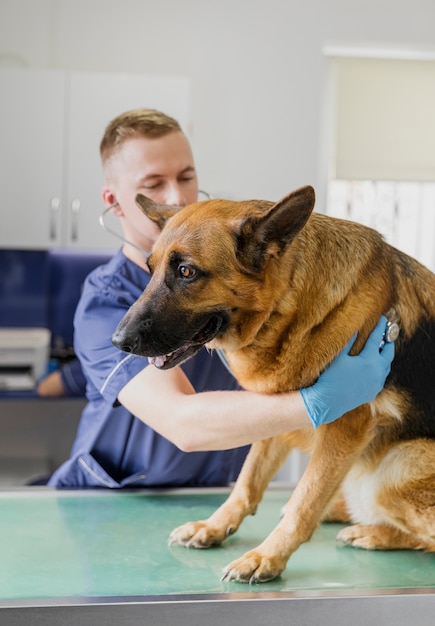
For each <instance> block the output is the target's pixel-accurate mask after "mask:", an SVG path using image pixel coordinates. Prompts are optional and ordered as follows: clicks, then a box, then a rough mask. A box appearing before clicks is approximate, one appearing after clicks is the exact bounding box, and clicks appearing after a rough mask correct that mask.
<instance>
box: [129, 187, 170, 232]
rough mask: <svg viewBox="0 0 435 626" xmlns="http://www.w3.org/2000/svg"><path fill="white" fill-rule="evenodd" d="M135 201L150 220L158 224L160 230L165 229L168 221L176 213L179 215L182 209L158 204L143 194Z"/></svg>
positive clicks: (138, 195) (139, 194)
mask: <svg viewBox="0 0 435 626" xmlns="http://www.w3.org/2000/svg"><path fill="white" fill-rule="evenodd" d="M135 200H136V204H137V205H138V207H139V208H140V209H141V210H142V211H143V213H145V215H146V216H147V217H148V218H149V219H150V220H152V221H153V222H155V223H156V224H157V226H158V227H159V229H160V230H162V229H163V226H164V225H165V224H166V222H167V221H168V219H169V218H170V217H172V216H173V215H175V213H177V211H179V210H180V208H181V207H179V206H169V205H167V204H157V203H156V202H153V200H150V198H147V197H146V196H144V195H143V194H141V193H138V194H137V196H136V198H135Z"/></svg>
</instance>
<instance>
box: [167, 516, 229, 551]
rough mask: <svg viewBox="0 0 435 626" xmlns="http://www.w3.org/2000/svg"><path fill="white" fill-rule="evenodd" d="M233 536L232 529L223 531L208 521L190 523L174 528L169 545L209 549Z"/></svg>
mask: <svg viewBox="0 0 435 626" xmlns="http://www.w3.org/2000/svg"><path fill="white" fill-rule="evenodd" d="M231 534H232V529H231V528H229V529H225V530H222V529H220V528H217V527H214V526H212V525H211V524H209V523H208V522H206V521H199V522H188V523H187V524H183V525H182V526H178V528H174V530H173V531H172V532H171V534H170V535H169V539H168V544H169V545H173V544H177V545H180V546H184V547H186V548H209V547H210V546H217V545H219V544H220V543H222V541H223V540H224V539H225V538H226V537H228V535H231Z"/></svg>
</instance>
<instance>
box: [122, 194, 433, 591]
mask: <svg viewBox="0 0 435 626" xmlns="http://www.w3.org/2000/svg"><path fill="white" fill-rule="evenodd" d="M138 203H139V204H140V205H141V207H142V208H143V210H144V212H145V213H146V214H147V215H148V216H149V217H150V218H151V219H153V220H154V221H156V223H158V224H159V225H160V226H161V228H163V231H162V234H161V236H160V237H159V240H158V241H157V243H156V244H155V246H154V249H153V252H152V254H151V257H150V261H149V264H150V267H151V269H152V272H153V275H152V279H151V281H150V284H149V286H148V288H147V289H146V290H145V292H144V294H143V295H142V296H141V297H140V298H139V300H138V301H137V303H135V305H134V306H133V307H132V309H131V310H130V311H129V313H128V314H127V315H126V317H125V318H124V320H123V322H121V325H120V327H119V328H118V331H117V339H118V344H121V347H123V346H124V347H125V349H132V350H133V351H134V352H136V353H138V354H146V355H153V354H164V353H166V352H169V351H170V350H169V349H167V347H166V346H167V345H169V344H170V342H171V341H173V346H171V350H172V349H176V348H178V347H179V346H180V345H182V343H183V341H185V340H186V337H184V336H183V337H181V336H180V335H179V333H180V332H181V331H180V330H179V328H180V326H183V328H186V329H187V330H186V332H188V329H189V328H191V329H192V331H191V334H192V336H194V335H195V333H197V331H198V328H199V326H200V322H199V321H198V319H199V317H200V320H201V324H202V323H203V320H204V319H206V318H207V316H208V315H209V316H210V319H211V320H212V321H213V319H214V318H213V317H212V316H213V315H214V314H215V313H216V316H218V317H219V315H221V314H222V319H223V320H224V326H223V327H222V329H221V330H220V331H219V332H218V333H217V335H216V336H215V337H214V338H213V339H212V340H211V341H209V343H208V345H209V347H211V348H221V349H223V350H224V351H225V353H226V356H227V359H228V361H229V363H230V366H231V369H232V370H233V372H234V373H235V375H236V376H237V378H238V380H239V381H240V383H241V385H242V386H243V387H245V388H246V389H250V390H254V391H257V392H262V393H275V392H280V391H289V390H292V389H298V388H301V387H304V386H308V385H310V384H312V383H313V382H314V381H315V380H316V379H317V377H318V376H319V374H320V373H321V371H322V370H323V369H324V368H325V367H326V365H327V364H328V363H330V361H331V360H332V359H333V358H334V357H335V356H336V355H337V353H338V352H339V351H340V350H341V348H343V346H344V345H346V343H347V342H348V341H349V339H350V338H351V337H352V336H353V335H354V333H356V332H358V338H357V340H356V343H355V346H354V352H359V350H360V349H361V348H362V346H363V345H364V343H365V341H366V339H367V337H368V335H369V333H370V332H371V330H372V329H373V327H374V326H375V324H376V322H377V320H378V319H379V317H380V315H381V314H382V313H383V314H386V313H387V311H389V310H391V309H392V308H393V309H394V310H395V311H396V313H397V316H398V319H399V320H400V326H401V334H400V337H399V340H398V341H397V345H396V358H395V361H394V363H393V367H392V372H391V375H390V377H389V379H388V381H387V384H386V386H385V389H384V390H383V391H382V392H381V393H380V394H379V395H378V397H377V398H376V399H375V400H374V401H373V402H372V403H370V404H366V405H363V406H360V407H359V408H357V409H355V410H353V411H351V412H350V413H348V414H346V415H345V416H344V417H343V418H341V419H340V420H338V421H336V422H334V423H332V424H329V425H327V426H322V427H320V428H318V429H317V430H314V429H311V428H307V429H304V430H299V431H294V432H290V433H288V434H286V435H283V436H281V437H275V438H273V439H269V440H266V441H261V442H259V443H256V444H254V445H253V446H252V448H251V451H250V453H249V455H248V457H247V459H246V462H245V464H244V466H243V468H242V471H241V473H240V476H239V478H238V480H237V483H236V485H235V487H234V489H233V491H232V493H231V494H230V496H229V498H228V500H227V501H226V502H225V503H224V504H223V505H222V506H221V507H220V508H219V509H218V510H217V511H216V512H215V513H214V514H213V515H212V516H211V517H210V518H209V519H207V520H204V521H199V522H191V523H187V524H185V525H183V526H181V527H179V528H177V529H175V530H174V531H173V533H172V535H171V538H170V540H171V542H173V543H178V544H182V545H186V546H193V547H201V548H203V547H207V546H210V545H213V544H219V543H221V542H222V541H224V539H225V538H226V537H227V536H228V535H230V534H232V533H234V532H235V531H236V530H237V529H238V527H239V526H240V524H241V522H242V521H243V519H244V517H245V516H246V515H249V514H253V513H254V512H255V510H256V508H257V506H258V504H259V503H260V501H261V498H262V496H263V493H264V491H265V489H266V488H267V486H268V484H269V481H270V480H271V478H272V477H273V476H274V474H275V473H276V471H277V470H278V469H279V467H280V466H281V464H282V463H283V461H284V460H285V459H286V457H287V455H288V454H289V452H290V450H291V449H292V448H295V447H296V448H299V449H301V450H303V451H304V452H307V453H309V454H310V456H311V458H310V462H309V466H308V468H307V470H306V471H305V473H304V475H303V476H302V478H301V480H300V481H299V483H298V485H297V487H296V489H295V491H294V493H293V494H292V496H291V498H290V500H289V501H288V503H287V505H286V507H285V512H284V515H283V517H282V519H281V520H280V522H279V523H278V525H277V526H276V528H275V529H274V530H273V532H272V533H271V534H270V535H269V536H268V537H267V538H266V539H265V540H264V541H263V543H261V545H259V546H258V547H256V548H255V549H253V550H251V551H250V552H248V553H247V554H245V555H243V556H242V557H241V558H239V559H238V560H236V561H234V562H233V563H231V564H230V565H229V566H228V567H227V569H226V571H225V574H224V577H225V578H226V579H227V580H233V579H234V580H239V581H265V580H269V579H271V578H274V577H276V576H278V575H279V574H280V573H281V572H282V571H283V570H284V569H285V567H286V564H287V561H288V559H289V557H290V556H291V554H292V553H293V552H294V551H295V550H297V548H298V547H299V546H300V545H301V543H303V542H305V541H308V540H309V539H310V537H311V535H312V534H313V532H314V531H315V529H316V528H317V526H318V524H319V523H320V522H321V521H322V520H337V521H346V522H350V523H351V524H352V525H351V526H348V527H346V528H345V529H344V530H342V531H341V532H340V534H339V539H341V540H342V541H344V542H346V543H348V544H351V545H353V546H356V547H360V548H366V549H386V550H387V549H397V548H411V549H418V550H420V549H422V550H428V551H435V409H434V407H435V392H434V387H435V385H433V384H432V385H430V384H428V381H433V379H434V374H435V343H434V342H435V276H434V275H433V274H432V273H431V272H430V271H429V270H427V269H426V268H424V267H423V266H422V265H420V264H419V263H418V262H417V261H415V260H413V259H411V258H410V257H408V256H406V255H405V254H403V253H401V252H399V251H398V250H396V249H394V248H392V247H391V246H389V245H387V244H386V243H385V242H384V241H383V240H382V238H381V236H380V235H379V234H378V233H376V232H375V231H373V230H371V229H368V228H366V227H363V226H361V225H359V224H356V223H352V222H349V221H342V220H337V219H333V218H330V217H327V216H324V215H320V214H315V213H314V214H312V215H311V211H312V209H313V206H314V192H313V190H312V188H310V187H306V188H302V189H300V190H297V191H296V192H293V193H292V194H290V195H289V196H287V197H286V198H284V199H283V200H281V201H280V202H279V203H277V204H276V205H273V204H272V203H270V202H264V201H249V202H239V203H237V202H228V201H223V200H215V201H208V202H205V203H201V204H195V205H190V206H188V207H186V208H184V209H182V210H181V211H178V212H174V210H170V209H168V208H164V207H160V206H156V205H154V204H153V203H151V201H149V200H148V199H146V198H144V197H138ZM165 224H166V225H165ZM192 272H193V274H192ZM195 272H196V273H195ZM222 312H224V313H222ZM219 319H220V318H219ZM144 320H147V321H148V322H149V326H150V329H152V330H150V332H149V335H147V336H144V335H143V330H142V329H143V325H142V326H140V323H141V322H143V321H144ZM183 332H184V330H183ZM195 336H196V335H195ZM120 337H121V339H120ZM132 337H134V338H135V341H137V342H138V343H135V345H134V347H133V348H131V338H132ZM156 337H157V338H156ZM162 337H164V339H161V338H162ZM122 340H123V341H122ZM129 342H130V343H129ZM433 382H435V381H433Z"/></svg>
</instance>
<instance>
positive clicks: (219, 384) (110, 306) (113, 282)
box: [48, 250, 249, 488]
mask: <svg viewBox="0 0 435 626" xmlns="http://www.w3.org/2000/svg"><path fill="white" fill-rule="evenodd" d="M149 280H150V276H149V274H148V272H146V271H145V270H144V269H142V268H141V267H139V266H137V265H136V264H135V263H133V262H132V261H130V260H129V259H127V257H125V256H124V254H123V253H122V251H121V250H119V251H118V252H117V253H116V254H115V256H114V257H113V258H112V259H111V260H110V261H109V262H108V263H107V264H105V265H102V266H100V267H98V268H96V269H95V270H94V271H93V272H91V274H89V276H88V277H87V279H86V281H85V284H84V287H83V293H82V296H81V299H80V302H79V304H78V307H77V310H76V314H75V318H74V347H75V352H76V354H77V356H78V357H79V359H80V363H81V366H82V368H83V371H84V373H85V376H86V379H87V387H86V397H87V399H88V404H87V405H86V407H85V408H84V410H83V414H82V417H81V420H80V423H79V427H78V430H77V435H76V439H75V441H74V444H73V447H72V451H71V456H70V458H69V460H68V461H66V462H65V463H63V464H62V465H61V466H60V467H59V468H58V469H57V470H56V471H55V472H54V474H53V475H52V477H51V478H50V480H49V482H48V485H49V486H52V487H80V488H83V487H112V488H119V487H169V486H176V487H181V486H183V487H188V486H189V487H190V486H222V485H227V484H228V483H229V482H230V481H231V480H235V478H237V475H238V473H239V471H240V468H241V465H242V463H243V461H244V459H245V456H246V454H247V452H248V449H249V447H244V448H239V449H235V450H224V451H216V452H190V453H186V452H182V451H181V450H179V449H178V448H177V447H176V446H174V445H173V444H172V443H170V442H169V441H168V440H167V439H165V438H164V437H162V436H161V435H159V434H158V433H156V432H155V431H154V430H152V429H151V428H150V427H148V426H146V425H145V424H144V423H143V422H141V421H140V420H139V419H137V418H136V417H134V416H133V415H132V414H131V413H129V411H127V409H125V408H124V407H123V406H116V404H117V402H116V400H117V397H118V393H119V391H120V390H121V389H122V388H123V387H124V385H125V384H126V383H127V382H128V381H129V380H130V379H131V378H133V377H134V376H135V375H136V374H137V373H138V372H140V371H141V370H142V369H143V368H144V367H148V359H146V358H143V357H138V356H135V355H132V354H126V353H124V352H121V351H120V350H118V349H117V348H115V347H114V346H113V344H112V341H111V337H112V334H113V332H114V330H115V328H116V327H117V325H118V323H119V322H120V320H121V319H122V317H123V316H124V314H125V313H126V311H127V310H128V309H129V307H130V306H131V305H132V304H133V303H134V302H135V301H136V300H137V298H138V297H139V296H140V294H141V293H142V291H143V290H144V289H145V288H146V286H147V285H148V282H149ZM151 367H153V366H151ZM182 367H183V370H184V371H185V372H186V374H187V376H188V378H189V380H190V382H191V383H192V385H193V387H194V389H195V390H196V391H197V392H199V391H207V390H227V389H238V388H239V387H238V386H237V383H236V381H235V379H234V377H233V376H232V375H231V374H230V373H229V372H228V371H227V369H226V368H225V366H224V364H223V363H222V362H221V360H220V359H219V357H218V355H217V354H216V353H212V354H210V353H208V352H207V351H206V350H205V349H203V350H201V351H200V352H199V353H198V354H197V355H196V356H194V357H193V358H192V359H190V360H189V361H187V362H186V363H184V364H183V365H182ZM144 402H146V399H145V398H144ZM114 405H115V406H114ZM204 419H207V415H204Z"/></svg>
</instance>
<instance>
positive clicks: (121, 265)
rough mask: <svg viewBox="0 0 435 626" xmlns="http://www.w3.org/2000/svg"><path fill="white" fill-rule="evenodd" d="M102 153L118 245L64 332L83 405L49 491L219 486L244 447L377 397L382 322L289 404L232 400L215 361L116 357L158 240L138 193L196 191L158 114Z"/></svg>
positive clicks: (179, 136)
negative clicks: (120, 332) (160, 362)
mask: <svg viewBox="0 0 435 626" xmlns="http://www.w3.org/2000/svg"><path fill="white" fill-rule="evenodd" d="M100 152H101V159H102V164H103V170H104V175H105V186H104V188H103V191H102V196H103V201H104V203H105V205H106V207H107V209H106V211H109V210H110V211H111V212H112V213H113V214H114V215H115V216H116V217H117V218H118V219H119V222H120V225H121V227H122V231H123V235H124V238H125V241H126V242H128V243H124V245H123V246H122V248H121V249H120V250H119V251H118V252H117V253H116V254H115V255H114V257H113V258H112V259H111V260H110V261H109V262H108V263H107V264H106V265H103V266H101V267H99V268H97V269H96V270H94V271H93V272H91V274H90V275H89V276H88V278H87V279H86V282H85V285H84V289H83V293H82V296H81V299H80V302H79V305H78V307H77V311H76V315H75V322H74V324H75V351H76V353H77V355H78V357H79V359H80V362H81V365H82V368H83V372H84V374H85V377H86V379H87V392H86V394H87V398H88V404H87V406H86V407H85V409H84V411H83V415H82V418H81V421H80V424H79V428H78V432H77V436H76V440H75V442H74V445H73V448H72V451H71V456H70V458H69V460H67V461H66V462H65V463H64V464H63V465H61V466H60V467H59V468H58V469H57V470H56V471H55V472H54V474H53V476H52V477H51V478H50V480H49V483H48V484H49V485H50V486H55V487H113V488H117V487H132V486H135V487H138V486H141V487H150V486H217V485H226V484H228V482H229V481H231V480H233V479H235V478H236V477H237V474H238V472H239V470H240V467H241V465H242V463H243V460H244V458H245V456H246V453H247V451H248V444H250V443H252V442H254V441H256V440H260V439H265V438H268V437H272V436H274V435H278V434H281V433H284V432H288V431H290V430H292V429H297V428H301V427H307V426H309V427H312V426H315V427H316V426H318V425H320V424H322V423H326V422H330V421H333V420H335V419H337V418H338V417H339V416H340V415H342V414H343V413H345V412H347V411H349V410H351V409H352V408H355V407H356V406H358V405H359V404H362V403H365V402H368V401H370V400H372V399H373V398H374V397H375V396H376V395H377V393H378V392H379V391H380V390H381V389H382V387H383V385H384V381H385V378H386V376H387V375H388V372H389V370H390V363H391V361H392V359H393V353H394V348H393V344H387V345H386V347H385V348H384V349H383V350H382V352H379V344H380V341H381V338H382V334H383V330H384V327H385V321H386V320H385V318H383V319H381V321H380V323H379V324H378V326H377V327H376V329H375V330H374V331H373V333H372V335H371V336H370V337H369V339H368V341H367V344H366V347H365V349H364V351H363V352H362V354H361V355H359V356H355V357H350V356H348V354H347V353H348V351H349V349H350V347H351V343H352V342H351V343H350V344H349V345H348V346H347V348H346V349H345V350H344V351H343V352H342V353H341V354H340V355H339V357H337V359H336V361H334V362H333V364H331V366H330V367H329V368H328V369H327V370H326V371H325V372H324V373H323V374H322V375H321V377H320V378H319V380H318V381H317V382H316V383H315V384H314V385H313V386H312V387H309V388H307V389H304V390H302V392H299V391H297V392H292V393H288V394H279V395H270V396H268V395H260V394H256V393H251V392H248V391H241V390H240V389H239V388H238V386H237V384H236V381H235V380H234V378H233V377H232V375H231V374H230V373H229V372H228V371H227V369H226V368H225V366H224V365H223V364H222V362H221V360H220V359H219V356H218V355H217V354H216V353H212V354H209V353H208V352H207V351H206V350H205V349H204V350H202V351H201V352H200V353H198V354H197V355H196V356H195V357H194V358H192V359H190V360H189V361H187V362H186V363H185V364H183V365H182V367H177V368H174V369H171V370H168V371H160V370H158V369H157V368H155V367H154V366H152V365H148V360H147V359H144V358H141V357H136V356H133V355H126V354H125V353H123V352H121V351H119V350H118V349H116V348H115V347H114V346H113V345H112V342H111V337H112V333H113V331H114V329H115V328H116V326H117V324H118V322H119V321H120V320H121V318H122V317H123V316H124V314H125V313H126V311H127V310H128V308H129V307H130V306H131V305H132V304H133V303H134V301H135V300H136V299H137V298H138V296H139V295H140V294H141V293H142V291H143V290H144V289H145V288H146V287H147V284H148V282H149V279H150V276H149V273H148V269H147V265H146V258H145V256H146V252H147V251H149V250H150V249H151V247H152V245H153V242H154V241H155V239H156V238H157V236H158V230H157V228H156V226H155V225H154V224H153V223H152V222H151V221H150V220H148V218H147V217H145V215H144V214H143V213H142V212H141V211H140V209H139V208H138V207H137V205H136V203H135V197H136V194H137V193H138V192H141V193H142V194H144V195H146V196H148V197H150V198H151V199H152V200H154V201H155V202H159V203H164V204H171V205H179V206H182V205H186V204H189V203H192V202H195V201H196V200H197V197H198V181H197V175H196V170H195V165H194V160H193V156H192V152H191V148H190V145H189V142H188V140H187V138H186V136H185V135H184V134H183V132H182V131H181V129H180V127H179V125H178V123H177V122H176V121H175V120H174V119H172V118H170V117H168V116H166V115H164V114H163V113H160V112H156V111H152V110H145V109H141V110H135V111H130V112H127V113H124V114H122V115H120V116H118V117H117V118H115V119H114V120H113V121H112V122H111V123H110V124H109V125H108V127H107V129H106V131H105V134H104V136H103V139H102V141H101V146H100ZM144 251H145V254H144ZM195 392H196V393H195Z"/></svg>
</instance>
